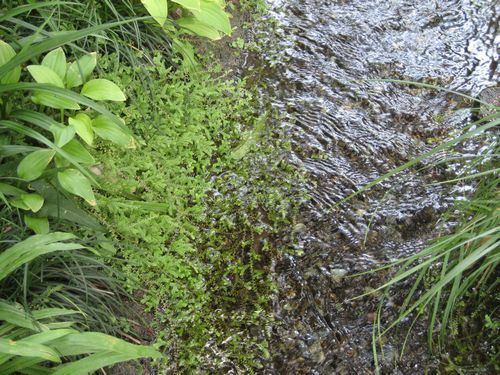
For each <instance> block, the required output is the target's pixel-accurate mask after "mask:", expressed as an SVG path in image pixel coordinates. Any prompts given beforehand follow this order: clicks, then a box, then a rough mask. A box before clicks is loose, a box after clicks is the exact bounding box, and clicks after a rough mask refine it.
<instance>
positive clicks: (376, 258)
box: [258, 0, 500, 374]
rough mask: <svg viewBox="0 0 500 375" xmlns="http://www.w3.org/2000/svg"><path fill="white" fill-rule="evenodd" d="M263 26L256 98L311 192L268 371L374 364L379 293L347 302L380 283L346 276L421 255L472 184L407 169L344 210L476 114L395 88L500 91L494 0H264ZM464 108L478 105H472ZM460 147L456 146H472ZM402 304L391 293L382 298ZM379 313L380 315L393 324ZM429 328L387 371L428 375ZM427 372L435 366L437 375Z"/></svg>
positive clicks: (387, 358)
mask: <svg viewBox="0 0 500 375" xmlns="http://www.w3.org/2000/svg"><path fill="white" fill-rule="evenodd" d="M269 6H270V8H271V18H272V19H274V21H273V22H272V24H273V25H274V27H273V31H269V29H270V25H271V21H269V22H263V25H264V27H263V28H262V29H263V31H262V32H261V33H260V34H259V35H258V38H259V40H260V42H261V44H262V45H263V46H264V49H265V51H266V52H265V53H264V54H263V56H261V60H263V61H261V62H260V64H264V66H265V69H264V74H263V77H261V79H263V80H264V82H265V87H266V88H265V89H263V92H262V95H264V96H266V97H271V98H272V104H273V106H274V107H275V108H276V109H277V110H278V111H279V112H280V113H281V115H282V117H283V120H282V121H283V123H282V126H283V127H285V129H287V130H288V131H290V133H291V137H292V143H293V151H292V153H291V155H290V160H291V162H292V163H294V164H296V165H298V166H300V167H301V168H303V169H304V170H305V171H306V172H307V186H306V188H307V191H308V193H309V195H310V197H311V199H310V201H309V202H308V203H307V204H306V205H305V207H303V209H302V212H301V216H300V218H299V222H297V223H296V225H295V228H294V232H295V234H296V237H297V248H296V249H295V252H291V254H289V255H283V257H282V258H281V259H279V260H278V262H277V264H276V267H275V274H276V280H277V283H278V286H279V290H278V293H277V296H276V300H275V302H274V314H275V319H276V324H275V325H274V327H273V330H272V337H271V348H270V349H271V355H272V358H273V363H272V365H270V366H269V368H268V371H269V373H280V374H286V373H290V374H337V373H338V374H365V373H366V374H370V373H373V370H374V365H373V357H372V352H371V335H372V326H373V325H372V322H373V316H374V312H375V311H376V307H377V300H376V298H364V299H360V300H350V298H352V297H355V296H357V295H359V294H361V293H363V292H364V291H366V290H368V288H373V287H376V286H378V285H380V282H381V280H382V276H383V275H381V274H377V275H365V276H361V277H356V278H351V277H348V275H350V274H353V273H356V272H361V271H366V270H369V269H372V268H373V267H374V266H376V265H377V264H380V262H383V261H387V260H390V259H395V258H399V257H401V256H404V255H408V254H413V253H415V252H416V251H418V250H419V249H421V248H422V246H423V245H424V244H425V242H426V241H427V240H428V239H429V238H431V237H432V236H434V235H435V227H436V222H437V219H438V217H439V214H440V213H442V212H443V210H445V209H446V208H447V207H448V206H449V205H450V204H451V202H452V201H453V199H457V197H459V196H460V195H464V194H467V191H468V190H469V189H470V188H469V187H468V186H466V185H464V186H456V187H454V188H453V189H451V190H450V189H447V190H445V188H443V187H440V186H433V185H430V184H429V182H432V181H435V180H436V179H439V178H442V177H443V176H446V174H447V173H449V172H447V171H446V170H445V169H444V168H443V169H442V170H441V169H433V170H425V171H423V172H419V173H415V174H412V175H408V174H406V175H405V176H401V177H399V178H396V179H392V180H390V181H388V182H384V183H382V184H380V185H379V186H377V187H375V188H373V189H372V190H370V192H368V193H365V194H362V195H361V196H359V197H357V198H355V199H353V200H350V201H348V202H347V203H344V204H342V205H340V206H338V207H336V206H335V204H336V203H337V202H339V201H340V200H341V199H343V198H345V197H347V196H348V195H349V194H350V193H352V192H354V191H356V190H357V189H359V188H360V187H362V186H363V185H364V184H366V183H368V182H369V181H371V180H373V179H375V178H376V177H378V176H380V175H381V174H383V173H384V172H387V171H388V170H390V169H391V168H393V167H395V166H397V165H400V164H402V163H403V162H405V161H407V160H408V159H409V158H411V157H412V156H415V155H417V154H419V153H420V152H422V151H425V150H428V149H430V147H431V146H432V142H433V141H434V140H435V139H439V138H442V137H446V136H447V135H448V134H449V133H450V132H451V131H453V129H459V128H460V127H462V126H463V125H464V124H466V123H467V121H470V117H471V114H470V112H466V111H457V109H458V108H461V107H464V106H465V105H467V103H463V102H462V101H461V100H459V99H458V98H457V97H456V96H452V95H450V94H447V93H443V92H438V91H433V90H423V89H421V88H415V87H410V86H405V85H398V84H394V83H387V82H380V81H373V80H370V81H367V79H376V78H392V79H405V80H412V81H419V82H427V83H432V84H437V85H440V86H443V87H446V88H449V89H453V90H457V91H460V92H463V93H467V94H469V95H472V96H477V95H479V94H480V93H481V91H482V90H484V89H485V88H487V87H494V86H497V82H498V77H499V70H498V65H497V60H498V52H499V51H498V48H499V42H500V39H499V37H498V36H497V34H498V27H499V26H498V23H499V14H500V5H499V3H498V2H497V1H495V0H419V1H416V0H269ZM271 18H270V19H271ZM469 104H470V103H469ZM476 147H477V145H473V144H471V145H469V146H467V145H465V147H464V149H463V150H462V152H474V151H475V150H476ZM398 303H400V301H399V300H398V298H397V296H396V297H394V300H391V299H389V300H388V302H387V306H386V307H387V308H388V311H389V312H388V313H387V314H388V315H387V316H384V317H383V320H387V321H388V319H390V310H391V309H390V307H391V304H392V305H397V304H398ZM385 322H386V321H383V322H382V323H385ZM424 342H425V330H424V328H422V327H418V326H417V327H416V328H415V330H414V331H413V333H412V334H411V336H410V339H409V341H408V344H407V355H406V356H405V357H404V358H403V360H399V354H400V353H399V348H400V344H401V342H400V341H398V338H397V337H394V338H393V339H391V338H389V339H388V340H387V342H385V343H384V349H385V355H384V358H380V360H381V364H382V366H383V371H385V372H386V373H391V374H393V373H394V374H397V373H402V374H420V373H424V369H425V368H428V369H432V368H433V366H437V364H436V363H435V360H433V359H432V358H430V357H427V354H426V353H427V348H426V345H425V343H424ZM431 372H432V371H431Z"/></svg>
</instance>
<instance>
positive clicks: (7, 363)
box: [0, 232, 161, 374]
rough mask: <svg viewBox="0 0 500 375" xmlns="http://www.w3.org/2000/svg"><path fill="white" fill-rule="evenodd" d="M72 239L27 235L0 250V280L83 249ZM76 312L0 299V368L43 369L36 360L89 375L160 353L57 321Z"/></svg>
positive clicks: (55, 370) (3, 370)
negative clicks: (71, 358) (44, 260)
mask: <svg viewBox="0 0 500 375" xmlns="http://www.w3.org/2000/svg"><path fill="white" fill-rule="evenodd" d="M74 239H75V236H74V235H72V234H68V233H61V232H54V233H50V234H43V235H35V236H31V237H28V238H27V239H26V240H24V241H21V242H18V243H17V244H15V245H14V246H11V247H9V248H7V249H5V250H4V251H2V252H1V253H0V281H2V280H3V279H6V278H7V277H8V276H9V275H10V274H11V273H12V272H14V271H15V270H16V269H18V268H19V267H21V266H23V265H25V264H27V263H28V262H31V261H33V260H35V259H36V258H38V257H40V256H42V255H45V254H50V253H53V252H60V251H72V250H76V249H81V248H82V245H81V244H79V243H75V242H66V241H68V240H74ZM78 313H79V312H78V311H74V310H67V309H60V308H48V309H41V310H36V311H27V310H26V309H25V308H23V307H22V306H19V305H16V304H13V303H9V302H7V301H6V300H3V299H1V298H0V320H2V321H4V323H3V324H1V325H0V335H1V337H0V372H1V373H2V374H11V373H18V372H19V371H21V372H25V371H42V370H43V369H42V368H41V367H39V366H38V364H43V363H44V362H47V361H49V362H52V363H56V364H60V365H59V366H56V367H52V368H51V369H50V370H49V369H45V372H44V373H54V374H87V373H89V372H93V371H96V370H98V369H99V368H101V367H105V366H109V365H112V364H114V363H116V362H120V361H127V360H131V359H136V358H141V357H152V358H159V357H160V356H161V355H160V354H159V353H158V352H157V351H155V350H154V349H152V348H148V347H144V346H139V345H133V344H129V343H127V342H125V341H123V340H120V339H117V338H114V337H112V336H108V335H105V334H101V333H92V332H78V331H77V330H75V329H69V327H71V326H72V325H74V323H75V322H74V321H60V320H59V319H58V318H59V317H61V316H66V315H72V314H78ZM82 354H88V356H87V357H85V358H83V359H76V360H74V361H73V362H72V363H70V364H61V363H62V358H64V357H69V356H78V355H82ZM96 357H97V358H99V359H100V360H97V358H96Z"/></svg>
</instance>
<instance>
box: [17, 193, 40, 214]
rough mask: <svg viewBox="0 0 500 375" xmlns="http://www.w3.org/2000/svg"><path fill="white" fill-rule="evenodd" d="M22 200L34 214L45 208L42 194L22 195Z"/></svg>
mask: <svg viewBox="0 0 500 375" xmlns="http://www.w3.org/2000/svg"><path fill="white" fill-rule="evenodd" d="M20 198H21V199H22V201H23V202H24V204H25V205H26V206H27V207H28V208H29V209H30V210H31V211H33V212H38V211H40V208H42V206H43V202H44V199H43V197H42V196H41V195H40V194H37V193H32V194H21V197H20Z"/></svg>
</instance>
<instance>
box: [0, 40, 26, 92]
mask: <svg viewBox="0 0 500 375" xmlns="http://www.w3.org/2000/svg"><path fill="white" fill-rule="evenodd" d="M14 56H16V52H15V51H14V49H13V48H12V47H11V46H10V45H9V44H7V43H5V42H4V41H2V40H0V66H2V65H4V64H5V63H7V62H8V61H9V60H11V59H12V58H13V57H14ZM20 76H21V67H20V66H16V67H15V68H13V69H12V70H11V71H9V72H7V73H5V74H4V75H3V76H0V83H2V84H9V83H17V82H18V81H19V77H20Z"/></svg>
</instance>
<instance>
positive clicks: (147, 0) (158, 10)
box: [141, 0, 168, 26]
mask: <svg viewBox="0 0 500 375" xmlns="http://www.w3.org/2000/svg"><path fill="white" fill-rule="evenodd" d="M141 3H142V4H143V5H144V7H145V8H146V10H147V11H148V13H149V14H150V15H151V17H153V18H154V20H155V21H156V22H158V23H159V24H160V26H163V25H164V24H165V22H166V21H167V17H168V2H167V0H141Z"/></svg>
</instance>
